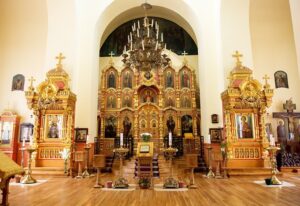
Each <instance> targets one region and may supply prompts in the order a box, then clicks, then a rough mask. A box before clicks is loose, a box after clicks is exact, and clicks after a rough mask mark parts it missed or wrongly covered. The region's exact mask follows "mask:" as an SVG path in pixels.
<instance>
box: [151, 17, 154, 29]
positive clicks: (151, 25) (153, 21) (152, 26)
mask: <svg viewBox="0 0 300 206" xmlns="http://www.w3.org/2000/svg"><path fill="white" fill-rule="evenodd" d="M153 23H154V19H152V21H151V27H153Z"/></svg>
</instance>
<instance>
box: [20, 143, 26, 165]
mask: <svg viewBox="0 0 300 206" xmlns="http://www.w3.org/2000/svg"><path fill="white" fill-rule="evenodd" d="M25 150H26V148H25V147H24V146H23V147H21V148H20V151H21V167H23V168H24V152H25Z"/></svg>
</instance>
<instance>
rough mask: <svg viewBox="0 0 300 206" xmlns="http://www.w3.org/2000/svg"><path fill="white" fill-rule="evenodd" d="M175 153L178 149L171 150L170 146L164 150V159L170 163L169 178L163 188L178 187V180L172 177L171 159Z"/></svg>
mask: <svg viewBox="0 0 300 206" xmlns="http://www.w3.org/2000/svg"><path fill="white" fill-rule="evenodd" d="M177 151H178V149H177V148H173V147H172V146H170V147H168V148H167V149H165V150H164V153H165V155H166V157H168V159H169V161H170V176H169V177H168V178H167V179H166V180H165V182H164V188H178V187H179V183H178V180H176V179H175V178H174V177H173V164H172V158H173V157H174V156H175V154H176V152H177Z"/></svg>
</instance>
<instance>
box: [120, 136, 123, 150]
mask: <svg viewBox="0 0 300 206" xmlns="http://www.w3.org/2000/svg"><path fill="white" fill-rule="evenodd" d="M120 146H121V147H123V133H120Z"/></svg>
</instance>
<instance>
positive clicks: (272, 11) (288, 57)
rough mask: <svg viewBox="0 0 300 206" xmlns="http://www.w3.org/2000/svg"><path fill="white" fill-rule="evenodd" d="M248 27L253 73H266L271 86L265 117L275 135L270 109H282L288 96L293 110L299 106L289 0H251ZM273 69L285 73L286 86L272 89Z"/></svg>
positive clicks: (275, 124) (298, 82) (258, 77)
mask: <svg viewBox="0 0 300 206" xmlns="http://www.w3.org/2000/svg"><path fill="white" fill-rule="evenodd" d="M298 27H299V26H298ZM250 28H251V38H252V49H253V65H254V76H255V77H256V78H257V79H259V80H260V81H262V77H263V76H264V75H265V74H267V75H268V76H270V77H271V80H270V85H271V87H272V88H274V97H273V104H272V106H271V108H270V109H269V110H268V112H269V114H270V117H269V119H268V121H269V122H272V126H273V133H274V134H275V135H276V127H277V120H275V119H272V118H271V115H272V112H278V111H284V110H283V108H282V105H283V103H285V101H286V100H287V99H289V98H290V97H292V98H293V102H294V103H296V104H297V108H298V109H297V111H299V106H300V92H299V88H300V79H299V74H298V67H297V56H296V48H295V41H294V35H293V27H292V23H291V14H290V7H289V1H286V0H276V1H273V0H264V1H261V0H251V3H250ZM277 70H283V71H285V72H286V73H287V75H288V83H289V88H288V89H287V88H278V89H275V81H274V73H275V72H276V71H277Z"/></svg>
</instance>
